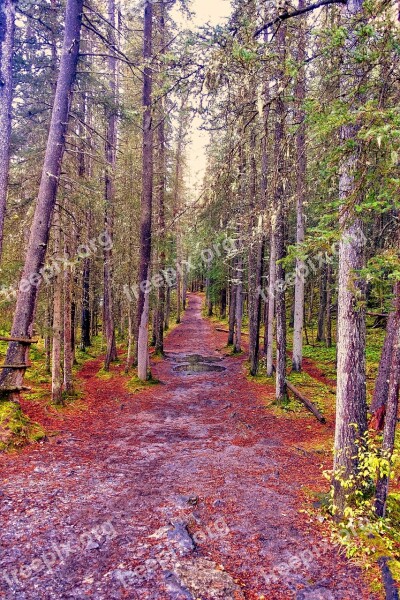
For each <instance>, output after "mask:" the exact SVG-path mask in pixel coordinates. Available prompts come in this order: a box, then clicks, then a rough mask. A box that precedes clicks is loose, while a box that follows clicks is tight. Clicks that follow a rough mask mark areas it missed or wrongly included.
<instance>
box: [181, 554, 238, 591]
mask: <svg viewBox="0 0 400 600" xmlns="http://www.w3.org/2000/svg"><path fill="white" fill-rule="evenodd" d="M174 574H175V575H176V578H177V581H178V583H179V585H180V586H181V587H182V588H183V589H185V590H188V591H189V592H190V593H191V594H192V596H193V597H194V598H207V600H245V596H244V594H243V592H242V590H241V588H240V587H239V586H238V585H237V584H236V583H235V581H234V580H233V578H232V577H231V576H230V575H229V574H228V573H226V572H225V571H224V570H223V569H221V568H218V565H217V564H216V563H214V562H212V561H209V560H206V559H204V558H197V559H194V560H191V561H185V562H184V563H180V564H177V565H175V567H174Z"/></svg>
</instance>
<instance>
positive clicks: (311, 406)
mask: <svg viewBox="0 0 400 600" xmlns="http://www.w3.org/2000/svg"><path fill="white" fill-rule="evenodd" d="M215 329H216V331H222V332H223V333H229V332H228V330H227V329H222V327H216V328H215ZM242 335H247V336H248V335H249V334H248V333H246V332H243V331H242ZM274 370H275V366H274ZM285 381H286V385H287V387H288V389H289V390H290V391H291V392H292V394H294V395H295V396H296V398H297V399H298V400H300V402H302V403H303V404H304V406H305V407H306V408H307V410H309V411H310V412H311V413H312V414H313V415H314V417H315V418H316V419H318V421H319V422H320V423H326V419H325V417H324V416H323V415H322V414H321V413H320V411H319V410H318V408H317V407H316V406H315V404H314V403H313V402H312V401H311V400H309V399H308V398H306V397H305V396H304V394H302V393H301V392H300V391H299V390H298V389H297V388H296V387H294V385H293V384H292V383H290V381H288V380H287V379H286V380H285Z"/></svg>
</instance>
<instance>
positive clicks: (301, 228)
mask: <svg viewBox="0 0 400 600" xmlns="http://www.w3.org/2000/svg"><path fill="white" fill-rule="evenodd" d="M298 6H299V10H302V9H303V8H304V6H305V0H299V4H298ZM298 35H299V38H298V49H297V61H298V65H299V71H298V76H297V85H296V91H295V96H296V102H297V111H296V121H297V122H298V123H299V126H298V130H297V135H296V155H297V158H296V162H297V182H296V196H297V199H296V200H297V205H296V216H297V224H296V243H297V246H298V248H300V247H301V245H302V244H303V243H304V236H305V225H304V201H305V199H306V174H307V153H306V123H305V112H304V106H303V104H304V100H305V97H306V74H305V66H304V65H305V59H306V36H305V31H304V22H303V20H301V22H300V23H299V34H298ZM303 329H304V260H302V258H296V280H295V292H294V322H293V357H292V367H293V371H301V369H302V362H303Z"/></svg>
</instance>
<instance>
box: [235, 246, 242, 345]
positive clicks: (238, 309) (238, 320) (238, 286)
mask: <svg viewBox="0 0 400 600" xmlns="http://www.w3.org/2000/svg"><path fill="white" fill-rule="evenodd" d="M239 251H240V252H241V251H242V250H241V249H240V250H239ZM235 292H236V299H235V325H236V330H235V340H234V345H233V351H234V352H235V353H237V352H241V351H242V319H243V258H242V256H241V254H239V255H238V257H237V260H236V282H235Z"/></svg>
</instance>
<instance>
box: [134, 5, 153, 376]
mask: <svg viewBox="0 0 400 600" xmlns="http://www.w3.org/2000/svg"><path fill="white" fill-rule="evenodd" d="M152 54H153V4H152V2H149V1H148V2H146V5H145V9H144V43H143V59H144V63H145V67H144V81H143V109H144V114H143V185H142V203H141V223H140V265H139V297H138V312H137V316H138V319H137V325H138V377H139V379H141V380H142V381H146V379H147V378H148V376H149V372H148V365H149V340H148V337H149V331H148V330H149V308H150V290H148V289H147V287H145V285H146V282H147V281H150V263H151V227H152V222H151V221H152V204H153V170H154V166H153V124H152V108H151V104H152V92H153V84H152V77H153V74H152V68H151V66H150V61H151V58H152Z"/></svg>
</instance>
